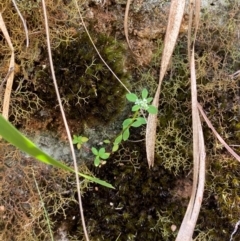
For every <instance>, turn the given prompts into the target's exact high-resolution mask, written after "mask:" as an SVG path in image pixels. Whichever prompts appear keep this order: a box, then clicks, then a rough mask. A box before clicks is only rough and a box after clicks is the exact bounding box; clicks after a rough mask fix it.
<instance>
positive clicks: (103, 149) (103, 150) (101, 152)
mask: <svg viewBox="0 0 240 241" xmlns="http://www.w3.org/2000/svg"><path fill="white" fill-rule="evenodd" d="M104 153H105V148H104V147H102V148H100V150H99V151H98V155H99V156H101V155H102V154H104Z"/></svg>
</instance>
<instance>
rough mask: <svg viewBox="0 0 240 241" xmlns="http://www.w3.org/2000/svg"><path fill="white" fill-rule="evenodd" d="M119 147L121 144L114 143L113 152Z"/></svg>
mask: <svg viewBox="0 0 240 241" xmlns="http://www.w3.org/2000/svg"><path fill="white" fill-rule="evenodd" d="M118 149H119V145H118V144H114V145H113V148H112V152H115V151H117V150H118Z"/></svg>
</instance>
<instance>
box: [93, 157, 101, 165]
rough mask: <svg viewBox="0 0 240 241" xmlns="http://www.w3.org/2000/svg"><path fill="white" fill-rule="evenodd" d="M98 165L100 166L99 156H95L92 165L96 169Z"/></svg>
mask: <svg viewBox="0 0 240 241" xmlns="http://www.w3.org/2000/svg"><path fill="white" fill-rule="evenodd" d="M99 164H100V158H99V156H96V157H95V159H94V165H95V166H96V167H98V166H99Z"/></svg>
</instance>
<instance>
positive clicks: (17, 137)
mask: <svg viewBox="0 0 240 241" xmlns="http://www.w3.org/2000/svg"><path fill="white" fill-rule="evenodd" d="M0 135H1V136H2V137H3V138H4V139H5V140H6V141H8V142H9V143H11V144H12V145H14V146H15V147H17V148H19V149H20V150H21V151H23V152H26V153H27V154H29V155H30V156H32V157H34V158H36V159H37V160H39V161H41V162H43V163H45V164H48V165H51V166H54V167H57V168H61V169H63V170H65V171H69V172H72V173H75V170H73V169H72V168H70V167H68V166H67V165H65V164H63V163H62V162H60V161H57V160H55V159H53V158H52V157H50V156H49V155H48V154H46V153H45V152H43V151H42V150H41V149H39V148H38V147H37V146H36V145H35V144H34V143H33V142H31V141H30V140H29V139H28V138H27V137H25V136H24V135H23V134H22V133H21V132H20V131H18V130H17V129H16V128H15V127H14V126H13V125H12V124H11V123H10V122H8V121H7V120H6V119H5V118H4V117H3V116H2V115H0ZM78 175H80V176H82V177H84V178H86V179H88V180H89V181H92V182H95V183H98V184H100V185H103V186H105V187H109V188H114V187H113V186H112V185H111V184H109V183H107V182H105V181H102V180H100V179H98V178H96V177H91V176H88V175H85V174H83V173H80V172H79V173H78Z"/></svg>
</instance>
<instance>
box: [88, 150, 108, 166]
mask: <svg viewBox="0 0 240 241" xmlns="http://www.w3.org/2000/svg"><path fill="white" fill-rule="evenodd" d="M91 150H92V153H93V154H94V155H95V159H94V165H95V166H99V164H105V162H104V161H102V160H106V159H108V158H109V156H110V153H108V152H106V151H105V148H104V147H102V148H100V149H99V150H97V149H96V148H95V147H92V149H91Z"/></svg>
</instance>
